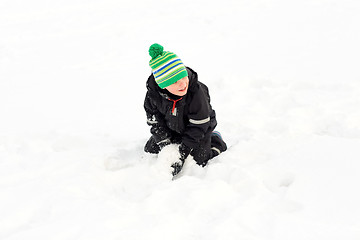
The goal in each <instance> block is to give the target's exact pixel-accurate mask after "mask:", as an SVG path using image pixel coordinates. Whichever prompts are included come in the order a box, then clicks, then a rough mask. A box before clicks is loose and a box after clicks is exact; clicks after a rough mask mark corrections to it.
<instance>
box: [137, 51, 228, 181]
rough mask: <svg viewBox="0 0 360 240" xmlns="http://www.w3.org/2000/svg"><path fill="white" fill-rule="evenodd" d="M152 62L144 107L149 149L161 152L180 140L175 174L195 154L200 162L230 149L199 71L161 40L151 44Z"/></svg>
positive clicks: (195, 157) (204, 163)
mask: <svg viewBox="0 0 360 240" xmlns="http://www.w3.org/2000/svg"><path fill="white" fill-rule="evenodd" d="M149 54H150V56H151V57H152V59H151V60H150V62H149V64H150V67H151V68H152V74H151V75H150V77H149V78H148V80H147V89H148V90H147V93H146V97H145V103H144V108H145V111H146V115H147V123H148V124H149V125H150V126H151V130H150V132H151V134H152V136H151V137H150V139H149V140H148V141H147V143H146V145H145V148H144V150H145V152H148V153H155V154H157V153H159V152H160V151H161V149H162V148H163V147H164V146H166V145H168V144H171V143H175V144H180V145H179V152H180V159H175V161H174V164H173V165H172V167H173V172H172V174H173V175H176V174H178V173H179V172H180V171H181V169H182V166H183V164H184V161H185V159H186V158H187V157H188V156H189V154H191V155H192V156H193V158H194V160H195V161H196V163H197V164H198V165H200V166H205V165H206V164H207V162H208V161H209V159H211V158H213V157H216V156H217V155H219V154H220V153H221V152H224V151H226V149H227V146H226V143H225V142H224V141H223V140H222V138H221V135H220V134H219V133H218V132H215V131H213V130H214V129H215V127H216V125H217V122H216V117H215V111H214V110H213V109H212V107H211V105H210V96H209V91H208V88H207V87H206V85H205V84H203V83H201V82H199V81H198V77H197V73H196V72H195V71H193V70H192V69H191V68H189V67H185V65H184V64H183V63H182V61H181V60H180V59H179V58H178V56H176V55H175V54H174V53H172V52H167V51H163V47H162V46H161V45H159V44H153V45H151V46H150V49H149Z"/></svg>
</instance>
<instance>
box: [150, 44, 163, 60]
mask: <svg viewBox="0 0 360 240" xmlns="http://www.w3.org/2000/svg"><path fill="white" fill-rule="evenodd" d="M163 52H164V47H163V46H161V45H160V44H157V43H154V44H153V45H151V46H150V48H149V55H150V57H151V58H152V59H155V58H157V57H158V56H159V55H162V54H163Z"/></svg>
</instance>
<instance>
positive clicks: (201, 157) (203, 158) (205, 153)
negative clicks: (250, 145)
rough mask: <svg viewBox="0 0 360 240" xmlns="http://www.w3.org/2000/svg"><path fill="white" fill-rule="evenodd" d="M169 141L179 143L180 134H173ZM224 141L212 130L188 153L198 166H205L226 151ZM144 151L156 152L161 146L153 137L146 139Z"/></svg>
mask: <svg viewBox="0 0 360 240" xmlns="http://www.w3.org/2000/svg"><path fill="white" fill-rule="evenodd" d="M171 143H173V144H180V143H181V136H179V135H178V134H174V136H173V138H172V139H171ZM226 149H227V146H226V143H225V142H224V141H223V140H222V138H221V137H220V136H218V135H217V134H213V133H212V132H210V133H208V134H206V135H205V137H204V138H203V141H201V142H200V144H199V145H198V147H196V148H194V149H192V151H191V153H190V155H191V156H193V158H194V160H195V161H196V163H197V164H198V165H200V166H205V165H206V164H207V162H208V161H209V160H210V159H212V158H213V157H216V156H217V155H219V154H220V153H221V152H224V151H226ZM144 150H145V152H148V153H154V154H157V153H159V152H160V151H161V147H160V146H159V145H158V144H157V143H156V142H155V140H154V138H153V137H150V139H149V140H148V141H147V143H146V144H145V147H144Z"/></svg>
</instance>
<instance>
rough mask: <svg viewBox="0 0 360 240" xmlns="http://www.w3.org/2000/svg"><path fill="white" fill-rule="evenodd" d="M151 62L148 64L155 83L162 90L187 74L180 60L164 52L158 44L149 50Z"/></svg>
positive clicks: (172, 54)
mask: <svg viewBox="0 0 360 240" xmlns="http://www.w3.org/2000/svg"><path fill="white" fill-rule="evenodd" d="M149 55H150V56H151V58H152V59H151V60H150V62H149V65H150V67H151V68H152V73H153V75H154V78H155V82H156V83H157V84H158V85H159V87H160V88H162V89H164V88H166V87H168V86H170V85H171V84H173V83H175V82H177V81H178V80H180V79H182V78H184V77H187V76H188V73H187V70H186V67H185V65H184V64H183V63H182V61H181V60H180V58H179V57H178V56H176V54H174V53H172V52H167V51H164V48H163V46H161V45H160V44H157V43H155V44H153V45H151V46H150V48H149Z"/></svg>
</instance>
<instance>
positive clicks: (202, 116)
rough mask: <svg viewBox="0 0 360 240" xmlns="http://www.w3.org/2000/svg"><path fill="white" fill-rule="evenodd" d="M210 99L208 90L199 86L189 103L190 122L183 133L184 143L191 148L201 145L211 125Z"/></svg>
mask: <svg viewBox="0 0 360 240" xmlns="http://www.w3.org/2000/svg"><path fill="white" fill-rule="evenodd" d="M209 101H210V99H209V96H208V94H206V90H205V89H203V88H202V87H200V86H199V87H198V89H197V91H196V92H195V94H194V97H193V99H192V100H191V102H190V105H189V112H188V118H189V119H188V120H189V123H188V125H187V126H186V128H185V133H184V135H183V143H184V144H185V145H187V146H188V147H190V148H196V147H197V146H198V145H199V143H200V141H201V140H203V138H204V136H205V133H206V132H207V131H208V129H209V127H210V112H211V111H210V110H211V106H210V103H209Z"/></svg>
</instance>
